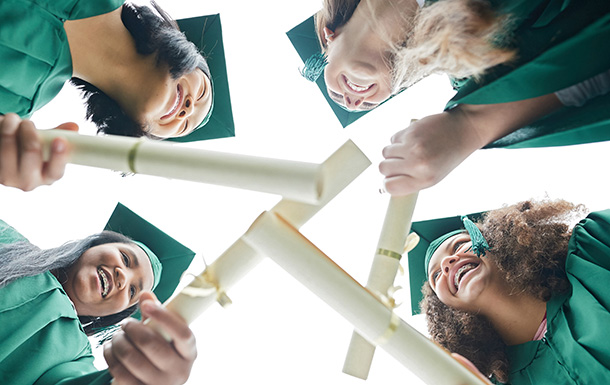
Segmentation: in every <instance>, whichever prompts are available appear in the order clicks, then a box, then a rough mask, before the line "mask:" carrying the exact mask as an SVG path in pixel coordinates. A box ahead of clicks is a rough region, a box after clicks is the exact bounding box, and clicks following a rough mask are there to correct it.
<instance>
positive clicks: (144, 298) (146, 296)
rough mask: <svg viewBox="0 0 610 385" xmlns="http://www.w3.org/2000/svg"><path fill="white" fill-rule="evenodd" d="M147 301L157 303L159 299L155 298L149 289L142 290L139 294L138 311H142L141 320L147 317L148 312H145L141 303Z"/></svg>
mask: <svg viewBox="0 0 610 385" xmlns="http://www.w3.org/2000/svg"><path fill="white" fill-rule="evenodd" d="M147 301H152V302H154V303H157V304H158V303H159V300H158V299H157V297H156V296H155V295H154V294H153V293H152V292H150V291H143V292H142V294H140V300H139V302H140V311H141V313H142V320H145V319H146V318H148V314H146V311H145V306H142V304H144V303H145V302H147Z"/></svg>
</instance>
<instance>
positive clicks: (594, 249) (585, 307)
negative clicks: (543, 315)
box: [508, 210, 610, 385]
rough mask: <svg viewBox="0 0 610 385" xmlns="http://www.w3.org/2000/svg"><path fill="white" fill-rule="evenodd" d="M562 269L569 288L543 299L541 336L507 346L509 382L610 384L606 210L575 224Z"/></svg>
mask: <svg viewBox="0 0 610 385" xmlns="http://www.w3.org/2000/svg"><path fill="white" fill-rule="evenodd" d="M566 271H567V274H568V279H569V281H570V283H571V284H572V290H571V292H570V293H568V294H565V295H561V296H558V297H556V298H553V299H551V300H550V301H549V302H548V303H547V332H546V335H545V337H544V338H543V339H542V340H540V341H530V342H527V343H525V344H521V345H516V346H510V347H509V348H508V357H509V361H510V365H511V373H510V378H509V383H510V384H513V385H526V384H532V385H534V384H535V385H540V384H582V385H585V384H586V385H590V384H608V383H610V343H609V341H610V339H609V337H608V332H607V330H608V327H610V290H609V289H608V282H610V210H605V211H600V212H595V213H591V214H590V215H589V216H588V217H587V218H586V219H584V220H582V221H581V222H580V223H579V224H578V225H577V226H576V227H575V228H574V232H573V234H572V238H571V239H570V244H569V248H568V257H567V261H566Z"/></svg>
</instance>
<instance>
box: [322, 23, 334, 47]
mask: <svg viewBox="0 0 610 385" xmlns="http://www.w3.org/2000/svg"><path fill="white" fill-rule="evenodd" d="M324 38H325V39H326V44H330V42H331V41H333V40H335V33H334V32H333V31H331V30H330V29H329V28H328V27H324Z"/></svg>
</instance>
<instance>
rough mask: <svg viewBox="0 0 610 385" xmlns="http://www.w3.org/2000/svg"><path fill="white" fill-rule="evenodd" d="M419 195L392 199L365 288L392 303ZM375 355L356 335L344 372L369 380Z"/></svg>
mask: <svg viewBox="0 0 610 385" xmlns="http://www.w3.org/2000/svg"><path fill="white" fill-rule="evenodd" d="M416 201H417V193H414V194H410V195H407V196H402V197H391V198H390V203H389V204H388V209H387V211H386V215H385V220H384V222H383V227H382V228H381V235H380V236H379V241H378V243H377V250H376V251H375V257H374V258H373V265H372V267H371V271H370V273H369V278H368V281H367V284H366V287H367V288H368V289H370V290H371V291H372V292H373V293H375V294H377V295H380V296H382V297H385V298H387V299H388V300H391V296H390V295H389V294H388V290H389V289H390V288H391V287H392V286H393V283H394V280H395V278H396V274H397V273H398V269H399V267H400V259H401V257H402V253H403V250H404V247H405V242H406V240H407V236H408V235H409V232H410V231H411V220H412V218H413V210H414V209H415V202H416ZM374 354H375V345H373V344H371V343H370V342H369V341H367V340H366V339H365V338H363V337H362V336H360V335H359V334H358V333H357V332H355V331H354V333H353V334H352V339H351V341H350V345H349V348H348V351H347V355H346V357H345V362H344V364H343V372H344V373H347V374H350V375H352V376H355V377H358V378H361V379H363V380H366V378H367V377H368V374H369V370H370V368H371V363H372V361H373V355H374Z"/></svg>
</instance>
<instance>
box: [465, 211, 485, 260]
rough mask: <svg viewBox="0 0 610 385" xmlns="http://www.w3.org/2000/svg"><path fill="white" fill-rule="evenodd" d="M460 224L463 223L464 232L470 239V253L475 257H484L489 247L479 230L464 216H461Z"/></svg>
mask: <svg viewBox="0 0 610 385" xmlns="http://www.w3.org/2000/svg"><path fill="white" fill-rule="evenodd" d="M462 222H463V223H464V227H465V228H466V231H468V235H470V239H471V240H472V251H473V252H474V253H475V254H476V255H477V257H481V256H483V257H484V256H485V252H486V251H487V250H489V245H488V244H487V241H486V240H485V238H484V237H483V234H481V230H479V228H478V227H477V225H475V224H474V223H473V222H472V221H471V220H470V219H468V217H467V216H466V215H462Z"/></svg>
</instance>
